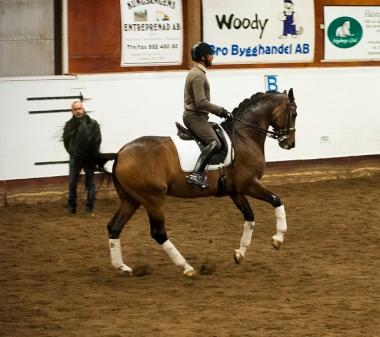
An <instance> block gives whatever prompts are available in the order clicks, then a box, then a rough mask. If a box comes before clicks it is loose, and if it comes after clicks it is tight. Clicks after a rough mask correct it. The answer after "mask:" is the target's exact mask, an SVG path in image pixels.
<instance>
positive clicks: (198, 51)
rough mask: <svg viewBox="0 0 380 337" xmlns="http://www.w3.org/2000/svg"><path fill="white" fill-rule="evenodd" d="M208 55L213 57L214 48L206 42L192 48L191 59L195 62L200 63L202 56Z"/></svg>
mask: <svg viewBox="0 0 380 337" xmlns="http://www.w3.org/2000/svg"><path fill="white" fill-rule="evenodd" d="M208 54H211V55H212V48H211V46H210V45H209V44H208V43H206V42H198V43H197V44H195V45H194V46H193V47H192V48H191V58H192V59H193V61H196V62H198V61H200V59H201V57H202V56H206V55H208Z"/></svg>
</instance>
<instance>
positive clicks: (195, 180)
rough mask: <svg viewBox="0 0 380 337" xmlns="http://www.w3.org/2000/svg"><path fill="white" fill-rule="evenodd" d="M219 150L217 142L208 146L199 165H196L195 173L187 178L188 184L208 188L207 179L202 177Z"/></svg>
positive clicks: (200, 158) (198, 161)
mask: <svg viewBox="0 0 380 337" xmlns="http://www.w3.org/2000/svg"><path fill="white" fill-rule="evenodd" d="M217 148H218V144H217V142H216V141H212V142H211V143H210V144H208V145H207V146H206V147H205V148H204V149H203V151H202V153H201V154H200V156H199V158H198V160H197V163H196V164H195V167H194V171H193V172H192V173H191V174H190V175H188V176H187V177H186V182H187V183H188V184H193V185H197V186H199V187H201V188H202V189H203V188H207V187H208V184H207V182H206V179H205V177H204V176H203V175H202V172H203V171H204V169H205V167H206V165H207V163H208V161H209V160H210V158H211V157H212V155H213V154H214V153H215V152H216V150H217Z"/></svg>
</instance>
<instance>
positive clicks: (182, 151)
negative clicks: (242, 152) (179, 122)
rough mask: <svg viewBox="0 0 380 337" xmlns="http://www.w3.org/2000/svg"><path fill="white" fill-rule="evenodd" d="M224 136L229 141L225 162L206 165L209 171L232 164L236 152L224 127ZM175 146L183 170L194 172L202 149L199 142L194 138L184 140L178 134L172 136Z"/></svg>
mask: <svg viewBox="0 0 380 337" xmlns="http://www.w3.org/2000/svg"><path fill="white" fill-rule="evenodd" d="M221 129H222V130H223V134H224V137H225V138H226V141H227V146H228V151H227V156H226V158H225V159H224V162H222V163H220V164H217V165H208V166H207V167H206V170H207V171H211V170H217V169H218V168H219V167H224V166H228V165H230V164H231V162H232V159H233V156H234V153H233V149H232V146H231V140H230V137H229V136H228V134H227V133H226V131H224V129H223V128H221ZM170 138H171V139H172V141H173V143H174V145H175V147H176V148H177V153H178V158H179V162H180V164H181V169H182V171H183V172H192V171H193V169H194V166H195V164H196V162H197V160H198V157H199V155H200V154H201V149H200V148H199V146H198V144H197V143H196V142H195V141H194V140H183V139H181V138H179V137H178V136H177V135H175V136H170Z"/></svg>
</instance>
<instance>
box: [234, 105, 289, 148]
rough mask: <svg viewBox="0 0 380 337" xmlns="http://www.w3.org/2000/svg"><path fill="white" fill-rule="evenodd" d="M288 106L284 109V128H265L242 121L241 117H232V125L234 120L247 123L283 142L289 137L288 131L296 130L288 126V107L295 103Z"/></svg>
mask: <svg viewBox="0 0 380 337" xmlns="http://www.w3.org/2000/svg"><path fill="white" fill-rule="evenodd" d="M288 106H289V108H288V109H287V111H286V128H285V129H276V128H273V131H271V130H266V129H264V128H262V127H260V126H257V125H255V124H252V123H248V122H245V121H242V120H241V119H238V118H234V117H232V118H231V120H232V125H233V123H234V121H236V122H239V123H242V124H244V125H247V126H249V127H251V128H254V129H256V130H257V131H260V132H262V133H265V134H266V135H267V136H268V137H270V138H273V139H276V140H278V142H283V141H285V140H287V139H288V138H289V136H290V132H292V131H296V128H291V127H290V118H291V116H290V107H295V106H296V105H295V103H294V102H292V103H290V104H289V105H288ZM232 128H233V129H234V127H232Z"/></svg>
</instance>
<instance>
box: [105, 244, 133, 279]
mask: <svg viewBox="0 0 380 337" xmlns="http://www.w3.org/2000/svg"><path fill="white" fill-rule="evenodd" d="M109 247H110V254H111V263H112V266H113V267H115V268H116V269H120V270H121V271H125V272H128V273H131V272H132V268H130V267H128V266H127V265H126V264H124V262H123V257H122V255H121V246H120V239H109Z"/></svg>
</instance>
